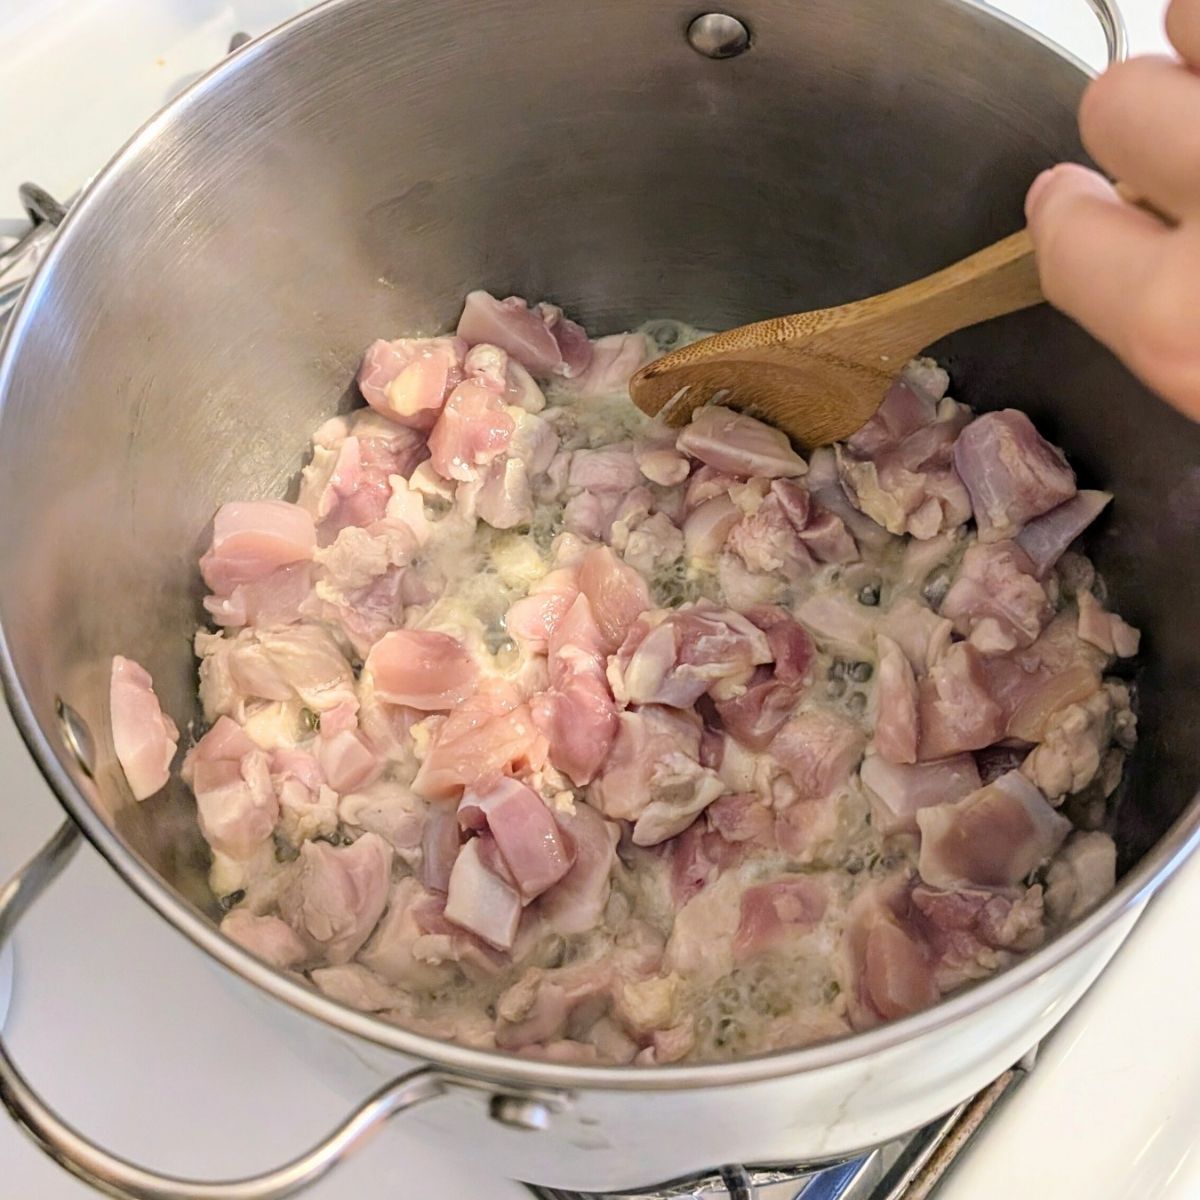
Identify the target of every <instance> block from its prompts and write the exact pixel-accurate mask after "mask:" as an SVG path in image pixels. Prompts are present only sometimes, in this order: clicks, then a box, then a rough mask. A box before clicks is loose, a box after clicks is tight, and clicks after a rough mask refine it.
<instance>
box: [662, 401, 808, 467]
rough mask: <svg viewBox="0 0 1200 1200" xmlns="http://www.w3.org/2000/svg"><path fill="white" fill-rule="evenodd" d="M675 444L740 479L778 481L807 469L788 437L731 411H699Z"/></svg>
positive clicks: (693, 414)
mask: <svg viewBox="0 0 1200 1200" xmlns="http://www.w3.org/2000/svg"><path fill="white" fill-rule="evenodd" d="M676 444H677V445H678V447H679V449H680V450H681V451H682V452H684V453H685V454H688V455H690V456H691V457H692V458H695V459H698V460H699V461H700V462H702V463H704V464H705V465H706V466H709V467H714V468H715V469H716V470H718V471H724V472H726V473H728V474H730V475H735V476H737V477H738V478H739V479H749V478H750V477H751V476H761V477H764V478H767V479H777V478H780V477H787V476H795V475H803V474H804V472H805V471H807V470H808V466H807V464H806V463H805V461H804V459H802V458H801V457H800V455H798V454H797V453H796V452H795V450H793V449H792V446H791V443H790V442H789V441H788V439H787V435H786V434H783V433H780V431H779V430H778V429H773V428H771V426H770V425H764V424H763V423H762V422H761V421H756V420H755V419H754V418H753V417H748V416H746V415H745V414H744V413H737V412H734V411H733V410H732V409H728V408H720V407H717V406H711V405H710V406H708V407H705V408H698V409H696V410H695V412H693V413H692V420H691V424H690V425H687V426H685V427H684V428H683V430H682V431H681V432H680V434H679V438H678V441H677V443H676Z"/></svg>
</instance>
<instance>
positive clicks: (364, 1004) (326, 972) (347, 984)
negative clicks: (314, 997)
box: [309, 962, 405, 1012]
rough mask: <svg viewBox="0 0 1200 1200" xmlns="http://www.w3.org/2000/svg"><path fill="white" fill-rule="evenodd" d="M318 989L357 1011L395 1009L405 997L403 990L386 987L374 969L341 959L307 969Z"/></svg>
mask: <svg viewBox="0 0 1200 1200" xmlns="http://www.w3.org/2000/svg"><path fill="white" fill-rule="evenodd" d="M309 977H310V978H311V979H312V981H313V983H315V984H316V985H317V990H318V991H320V992H322V993H323V994H324V995H326V996H328V997H329V998H330V999H331V1000H336V1001H337V1002H338V1003H339V1004H345V1005H347V1006H349V1007H350V1008H357V1009H358V1010H359V1011H360V1012H383V1010H384V1009H389V1008H390V1009H397V1008H399V1007H400V1006H401V1004H402V1003H403V1001H404V998H405V997H404V993H403V992H401V991H399V990H398V989H397V988H394V987H389V986H388V985H387V984H386V983H384V982H383V980H382V979H380V978H379V976H378V975H376V974H375V972H374V971H371V970H369V969H368V968H367V967H364V966H363V965H362V964H361V963H356V962H352V963H342V964H340V965H339V966H336V967H317V968H316V969H314V970H312V971H310V972H309Z"/></svg>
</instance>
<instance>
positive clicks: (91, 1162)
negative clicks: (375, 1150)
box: [0, 820, 447, 1200]
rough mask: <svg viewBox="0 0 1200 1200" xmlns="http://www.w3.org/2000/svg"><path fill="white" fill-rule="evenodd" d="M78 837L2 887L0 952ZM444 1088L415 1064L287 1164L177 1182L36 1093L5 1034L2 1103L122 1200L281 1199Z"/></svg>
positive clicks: (65, 1160) (63, 838) (55, 844)
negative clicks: (88, 1133) (103, 1141)
mask: <svg viewBox="0 0 1200 1200" xmlns="http://www.w3.org/2000/svg"><path fill="white" fill-rule="evenodd" d="M80 840H81V835H80V833H79V829H78V827H77V826H76V825H75V823H74V822H73V821H70V820H68V821H65V822H64V823H63V824H62V826H61V827H60V828H59V830H58V832H57V833H55V835H54V836H53V837H52V838H51V839H50V840H49V841H48V842H47V843H46V844H45V845H44V846H43V847H42V848H41V850H39V851H38V852H37V854H35V855H34V856H33V858H31V859H30V860H29V862H28V863H26V864H25V866H24V867H23V868H22V869H21V870H20V871H18V872H17V874H16V875H15V876H13V878H12V879H11V880H9V882H8V883H7V884H6V885H5V886H4V888H3V889H2V890H0V949H3V947H4V945H5V943H6V942H7V941H8V940H9V939H10V938H11V937H12V934H13V931H14V929H15V928H16V924H17V922H18V921H19V920H20V918H21V916H22V914H23V913H24V912H25V910H26V909H27V908H28V907H29V906H30V904H32V903H33V901H34V900H36V899H37V898H38V896H39V895H41V893H42V892H43V891H44V890H45V888H46V887H47V886H48V885H49V884H50V883H52V882H53V881H54V879H55V878H56V877H57V876H58V873H59V872H60V871H61V870H62V869H63V867H65V866H66V865H67V863H68V862H70V860H71V857H72V856H73V855H74V853H75V851H76V850H77V849H78V848H79V844H80ZM446 1087H447V1081H446V1079H445V1078H444V1077H443V1076H441V1075H440V1074H439V1073H438V1072H437V1071H436V1070H435V1069H434V1068H433V1067H421V1068H418V1069H417V1070H415V1071H410V1072H409V1073H408V1074H407V1075H402V1076H400V1078H399V1079H395V1080H393V1081H392V1082H391V1083H389V1084H388V1085H387V1086H386V1087H382V1088H380V1089H379V1091H377V1092H375V1094H374V1095H372V1096H369V1097H368V1098H367V1099H366V1100H365V1101H364V1102H363V1103H362V1104H360V1105H359V1106H358V1108H356V1109H355V1110H354V1112H352V1113H351V1114H350V1116H349V1117H347V1118H346V1120H344V1121H343V1122H342V1123H341V1124H340V1125H339V1126H338V1127H337V1128H336V1129H335V1130H334V1131H333V1132H332V1133H330V1134H329V1135H328V1136H327V1137H325V1138H323V1139H322V1140H321V1141H320V1142H318V1143H317V1144H316V1145H315V1146H313V1147H311V1148H310V1149H309V1150H306V1151H305V1152H304V1153H303V1154H301V1155H299V1156H298V1157H297V1158H294V1159H292V1160H291V1162H288V1163H285V1164H284V1165H283V1166H282V1167H276V1168H275V1169H274V1170H271V1171H264V1172H263V1173H262V1174H261V1175H249V1176H246V1177H245V1178H243V1179H230V1180H225V1181H218V1182H205V1181H203V1180H196V1179H177V1178H174V1177H172V1176H169V1175H160V1174H158V1173H157V1172H155V1171H152V1170H149V1169H148V1168H145V1167H139V1166H137V1165H136V1164H134V1163H131V1162H129V1161H128V1160H127V1159H124V1158H119V1157H118V1156H117V1155H115V1154H111V1153H110V1152H109V1151H107V1150H105V1149H104V1148H103V1147H101V1146H98V1145H97V1144H96V1143H95V1142H92V1141H90V1140H89V1139H88V1138H86V1137H85V1136H84V1135H83V1134H82V1133H80V1132H79V1131H78V1130H77V1129H75V1128H74V1127H73V1126H72V1125H69V1124H68V1123H67V1122H66V1121H64V1120H63V1119H62V1118H61V1117H60V1116H59V1115H58V1114H57V1113H56V1112H55V1111H54V1110H53V1109H52V1108H50V1107H49V1106H48V1105H47V1104H46V1103H45V1102H44V1101H43V1100H42V1099H41V1098H40V1097H39V1096H38V1094H37V1093H36V1092H35V1091H34V1090H33V1088H32V1087H31V1086H30V1084H29V1083H28V1081H27V1080H26V1079H25V1077H24V1076H23V1075H22V1074H21V1072H20V1071H19V1070H18V1069H17V1066H16V1064H15V1063H14V1062H13V1060H12V1058H11V1057H10V1056H9V1053H8V1047H7V1046H6V1045H5V1044H4V1041H3V1039H2V1038H0V1100H2V1101H3V1103H4V1107H5V1108H7V1109H8V1111H9V1113H10V1114H11V1115H12V1117H13V1119H14V1120H15V1121H16V1122H17V1124H18V1125H20V1126H21V1128H22V1129H23V1130H24V1131H25V1132H26V1133H27V1134H28V1135H29V1136H30V1137H31V1138H32V1139H33V1140H34V1141H35V1142H37V1144H38V1145H39V1146H40V1147H41V1148H42V1149H43V1150H44V1151H45V1152H46V1153H47V1154H48V1155H50V1157H51V1158H53V1159H54V1160H55V1161H56V1162H57V1163H59V1164H60V1165H61V1166H63V1167H65V1168H66V1169H67V1170H68V1171H70V1172H71V1174H72V1175H75V1176H77V1177H78V1178H79V1179H82V1180H83V1181H84V1182H85V1183H88V1184H90V1185H91V1186H92V1187H94V1188H95V1189H96V1190H97V1191H99V1192H102V1193H103V1194H104V1195H107V1196H113V1197H116V1198H117V1200H281V1198H282V1197H284V1196H291V1195H294V1194H295V1193H296V1192H299V1191H300V1190H301V1189H302V1188H305V1187H307V1186H308V1185H309V1184H310V1183H313V1182H315V1181H316V1180H318V1179H320V1178H321V1176H323V1175H324V1174H326V1172H328V1171H330V1170H332V1169H333V1168H334V1167H336V1166H337V1165H338V1164H339V1163H340V1162H342V1161H343V1160H344V1159H345V1158H346V1157H347V1156H348V1155H350V1154H351V1153H352V1152H353V1151H355V1150H356V1149H358V1147H359V1146H361V1145H362V1144H363V1142H365V1141H366V1139H367V1138H368V1137H369V1136H370V1135H371V1134H372V1133H374V1132H375V1131H376V1130H377V1129H378V1128H379V1127H380V1126H381V1125H382V1124H383V1122H384V1121H386V1120H387V1119H388V1118H389V1117H392V1116H395V1115H396V1114H397V1113H400V1112H404V1111H405V1110H406V1109H409V1108H413V1107H414V1106H415V1105H418V1104H422V1103H424V1102H425V1101H426V1100H432V1099H433V1098H434V1097H436V1096H439V1095H441V1094H442V1093H443V1092H444V1091H445V1090H446Z"/></svg>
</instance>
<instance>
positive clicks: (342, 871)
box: [280, 833, 393, 963]
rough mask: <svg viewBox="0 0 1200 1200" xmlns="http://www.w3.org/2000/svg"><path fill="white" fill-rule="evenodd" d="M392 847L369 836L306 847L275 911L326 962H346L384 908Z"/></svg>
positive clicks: (374, 836)
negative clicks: (345, 842)
mask: <svg viewBox="0 0 1200 1200" xmlns="http://www.w3.org/2000/svg"><path fill="white" fill-rule="evenodd" d="M392 853H393V852H392V848H391V847H390V846H389V845H388V844H387V843H386V842H385V841H384V840H383V838H381V837H379V836H378V835H377V834H374V833H365V834H363V836H362V837H360V838H359V839H358V840H357V841H356V842H354V843H353V844H351V845H349V846H343V847H335V846H331V845H329V844H328V843H327V842H305V843H304V845H303V846H301V847H300V857H299V858H298V859H297V861H296V862H295V864H294V865H293V867H292V871H291V876H290V878H289V880H288V882H287V885H286V887H285V889H284V891H283V894H282V896H281V898H280V912H281V914H282V916H283V917H284V919H285V920H286V921H287V922H288V923H289V924H290V925H291V926H292V928H293V929H295V930H296V932H297V933H298V934H300V936H301V937H302V938H306V939H308V940H309V941H310V942H311V943H312V944H313V945H314V948H319V949H320V952H321V954H322V955H323V956H324V957H325V959H326V960H327V961H328V962H330V963H344V962H349V960H350V959H351V958H353V957H354V955H355V954H356V953H357V952H358V950H359V949H360V948H361V946H362V944H363V943H364V942H365V941H366V940H367V938H368V937H369V936H370V933H371V930H372V929H374V928H375V924H376V922H377V921H378V920H379V918H380V916H381V915H382V914H383V910H384V907H385V905H386V904H387V893H388V879H389V874H390V870H391V864H392Z"/></svg>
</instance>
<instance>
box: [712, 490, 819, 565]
mask: <svg viewBox="0 0 1200 1200" xmlns="http://www.w3.org/2000/svg"><path fill="white" fill-rule="evenodd" d="M697 511H699V510H697ZM726 545H727V546H728V548H729V549H730V550H732V551H733V552H734V553H735V554H737V555H738V557H739V558H741V560H742V561H743V562H744V563H745V564H746V566H747V567H749V569H750V570H752V571H758V572H761V573H763V574H770V573H772V572H776V571H778V572H780V573H782V575H783V576H784V578H785V579H788V580H790V581H792V582H796V581H799V580H802V579H806V578H807V577H808V576H809V575H811V574H812V572H813V571H814V570H815V568H816V560H815V559H814V558H813V556H812V555H811V554H810V553H809V551H808V548H807V546H806V545H805V544H804V542H803V541H802V540H801V539H800V535H799V534H798V533H797V532H796V528H795V525H794V524H793V522H792V520H791V519H790V518H789V516H788V514H787V512H786V510H785V509H784V506H783V502H782V501H781V500H780V499H779V497H778V496H777V495H776V494H775V493H774V492H771V493H769V494H768V495H767V496H766V497H764V498H763V500H762V502H761V503H760V504H759V505H758V507H757V508H756V509H755V510H754V511H753V512H752V513H747V514H746V515H745V516H743V517H742V518H741V520H740V521H738V523H737V524H736V525H734V526H733V528H732V529H730V531H729V535H728V537H727V538H726Z"/></svg>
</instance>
